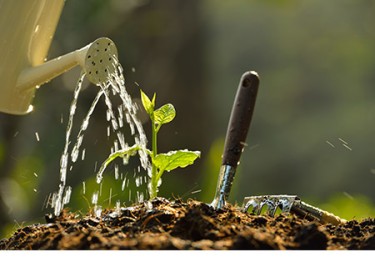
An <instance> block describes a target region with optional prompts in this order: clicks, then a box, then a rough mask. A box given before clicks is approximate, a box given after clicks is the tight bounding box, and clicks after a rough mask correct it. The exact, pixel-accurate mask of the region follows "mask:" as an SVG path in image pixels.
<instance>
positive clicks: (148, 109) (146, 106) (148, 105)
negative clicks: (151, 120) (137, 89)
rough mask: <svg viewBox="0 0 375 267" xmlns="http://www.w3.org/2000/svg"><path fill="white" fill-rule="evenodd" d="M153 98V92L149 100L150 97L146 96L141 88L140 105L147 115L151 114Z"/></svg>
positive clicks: (153, 104) (153, 105) (153, 106)
mask: <svg viewBox="0 0 375 267" xmlns="http://www.w3.org/2000/svg"><path fill="white" fill-rule="evenodd" d="M155 98H156V94H154V96H153V98H152V101H151V100H150V98H148V96H147V95H146V94H145V93H144V92H143V91H142V90H141V100H142V105H143V107H144V109H145V110H146V112H147V113H148V114H149V115H151V114H152V113H153V112H154V108H155Z"/></svg>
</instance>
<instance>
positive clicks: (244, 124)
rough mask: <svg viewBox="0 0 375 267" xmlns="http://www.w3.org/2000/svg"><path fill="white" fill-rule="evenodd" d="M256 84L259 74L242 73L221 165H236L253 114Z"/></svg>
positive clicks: (256, 91) (257, 84)
mask: <svg viewBox="0 0 375 267" xmlns="http://www.w3.org/2000/svg"><path fill="white" fill-rule="evenodd" d="M258 86H259V76H258V74H257V73H256V72H254V71H248V72H245V73H244V74H243V75H242V77H241V80H240V84H239V86H238V89H237V93H236V98H235V100H234V103H233V107H232V112H231V115H230V119H229V124H228V129H227V135H226V138H225V145H224V154H223V162H222V165H230V166H233V167H236V166H237V165H238V162H239V161H240V157H241V154H242V151H243V149H244V146H245V145H246V143H245V141H246V136H247V132H248V130H249V126H250V123H251V118H252V116H253V111H254V106H255V100H256V97H257V93H258Z"/></svg>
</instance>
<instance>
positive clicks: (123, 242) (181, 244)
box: [0, 198, 375, 250]
mask: <svg viewBox="0 0 375 267" xmlns="http://www.w3.org/2000/svg"><path fill="white" fill-rule="evenodd" d="M374 232H375V219H374V218H369V219H365V220H363V221H361V222H359V221H354V220H353V221H348V222H347V223H345V224H342V225H338V226H334V225H331V224H326V225H320V224H319V223H317V222H312V221H308V220H306V219H304V218H299V217H296V216H295V215H291V214H281V215H278V216H276V217H274V218H272V217H269V216H266V215H259V216H258V215H251V214H247V213H243V212H241V211H240V210H239V208H238V207H235V206H231V205H228V206H227V207H225V208H224V209H222V210H218V211H216V210H214V209H212V208H211V207H210V206H208V205H207V204H205V203H202V202H199V201H196V200H188V201H187V202H184V201H182V200H173V201H169V200H166V199H163V198H157V199H154V200H153V201H151V202H145V203H142V204H137V205H134V206H132V207H128V208H122V209H121V210H118V211H115V210H106V211H104V212H103V214H102V216H101V217H100V218H97V217H94V216H92V215H90V214H88V215H85V216H78V215H77V214H75V213H71V212H68V211H67V210H64V212H63V214H62V215H61V216H59V217H56V218H51V217H49V216H46V223H45V224H33V225H30V226H26V227H23V228H20V229H18V230H17V231H16V232H15V233H14V234H13V235H12V236H11V237H9V238H8V239H2V240H0V249H2V250H24V249H33V250H40V249H42V250H47V249H52V250H62V249H73V250H86V249H100V250H104V249H138V250H151V249H159V250H160V249H163V250H164V249H183V250H188V249H189V250H190V249H199V250H202V249H204V250H206V249H214V250H222V249H235V250H240V249H246V250H250V249H262V250H265V249H277V250H280V249H294V250H303V249H307V250H326V249H329V250H333V249H360V250H362V249H375V235H374Z"/></svg>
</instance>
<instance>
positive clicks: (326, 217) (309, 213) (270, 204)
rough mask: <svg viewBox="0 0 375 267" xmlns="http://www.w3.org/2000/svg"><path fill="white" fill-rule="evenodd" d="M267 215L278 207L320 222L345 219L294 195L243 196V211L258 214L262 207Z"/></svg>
mask: <svg viewBox="0 0 375 267" xmlns="http://www.w3.org/2000/svg"><path fill="white" fill-rule="evenodd" d="M264 207H265V210H266V212H267V214H268V215H270V216H274V215H275V213H276V211H277V210H278V209H280V211H281V212H284V213H294V214H296V215H299V216H301V217H304V218H306V219H310V220H317V221H319V222H320V223H322V224H325V223H331V224H334V225H338V224H341V223H345V222H346V220H344V219H341V218H340V217H338V216H336V215H334V214H332V213H330V212H328V211H325V210H321V209H319V208H317V207H314V206H311V205H309V204H307V203H305V202H303V201H301V199H300V198H299V197H298V196H295V195H264V196H250V197H245V198H244V201H243V211H244V212H247V211H249V209H250V210H251V212H252V213H255V214H257V215H259V214H260V213H261V212H262V210H263V209H264Z"/></svg>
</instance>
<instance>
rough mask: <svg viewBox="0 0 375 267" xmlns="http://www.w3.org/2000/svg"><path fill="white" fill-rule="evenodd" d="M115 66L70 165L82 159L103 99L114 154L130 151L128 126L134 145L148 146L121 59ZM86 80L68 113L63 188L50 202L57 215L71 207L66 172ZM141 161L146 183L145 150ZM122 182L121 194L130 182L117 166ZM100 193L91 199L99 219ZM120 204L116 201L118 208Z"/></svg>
mask: <svg viewBox="0 0 375 267" xmlns="http://www.w3.org/2000/svg"><path fill="white" fill-rule="evenodd" d="M112 59H113V60H112V62H113V63H112V64H113V67H114V68H113V69H114V71H113V72H112V73H108V79H107V81H106V82H104V83H101V84H99V85H98V86H99V87H100V90H99V91H98V93H97V95H96V97H95V99H94V100H93V102H92V104H91V106H90V108H89V110H88V112H87V115H86V117H85V118H84V120H83V122H82V124H81V126H80V130H79V132H78V135H77V138H76V142H75V143H74V146H73V148H72V151H71V153H70V158H71V162H72V163H75V162H76V161H77V159H78V158H79V154H80V152H81V146H82V142H83V138H84V134H85V131H86V130H87V128H88V126H89V121H90V117H91V116H92V114H93V112H94V110H95V107H96V105H97V103H98V102H99V100H100V99H101V98H104V102H105V104H106V107H107V112H106V118H107V121H108V122H109V123H110V126H108V130H107V131H108V136H109V135H110V132H111V130H112V132H113V133H115V137H116V139H115V141H114V143H113V146H112V148H111V153H113V152H116V151H118V150H123V149H127V148H129V147H130V146H129V143H128V142H126V141H125V137H124V133H123V132H122V131H121V129H122V128H123V127H124V126H125V125H128V126H129V128H130V132H131V135H132V136H133V137H134V145H137V146H139V147H144V148H146V144H147V138H146V135H145V133H144V130H143V127H142V124H141V122H140V120H139V119H138V118H137V116H136V113H137V110H138V106H137V105H136V104H134V103H133V101H132V99H131V97H130V95H129V94H128V92H127V91H126V88H125V79H124V76H123V74H122V72H123V69H122V67H121V64H120V63H119V61H118V59H117V58H116V57H113V58H112ZM84 77H85V73H82V74H81V76H80V78H79V80H78V82H77V85H76V88H75V90H74V95H73V101H72V103H71V106H70V112H69V119H68V124H67V129H66V136H65V147H64V151H63V153H62V156H61V160H60V185H59V190H58V192H55V193H53V194H52V200H51V207H52V208H53V209H54V214H55V216H58V215H60V213H61V211H62V210H63V208H64V205H65V204H68V202H69V199H70V195H71V193H72V188H71V187H70V186H66V181H67V169H68V165H69V163H70V161H69V145H70V144H71V141H70V138H71V131H72V127H73V118H74V115H75V111H76V108H77V102H78V96H79V93H80V91H81V88H82V82H83V79H84ZM111 94H112V95H113V96H115V97H116V96H117V97H119V99H120V102H121V104H120V105H119V106H117V107H116V108H115V107H114V106H113V104H112V101H111V99H110V95H111ZM81 153H82V155H81V158H82V160H83V159H84V157H85V153H86V150H85V149H83V150H82V152H81ZM138 154H139V161H140V165H141V167H142V169H143V170H145V171H146V176H144V177H143V178H144V180H145V181H147V180H149V178H150V177H151V164H150V162H149V159H148V156H147V154H146V152H145V151H144V150H139V151H138ZM127 163H128V159H126V158H124V160H123V165H126V164H127ZM70 168H72V166H71V167H70ZM139 173H140V168H138V169H137V171H135V173H134V178H135V182H136V186H137V187H138V186H139V185H140V183H142V176H140V175H139ZM119 177H121V179H123V181H122V186H121V187H122V188H121V189H122V191H123V190H124V187H125V183H126V184H127V185H128V183H129V179H126V175H125V178H124V177H123V175H122V174H121V175H120V173H119V169H118V166H117V165H116V166H115V178H116V180H117V179H119ZM102 180H103V173H102V172H99V173H98V174H97V177H96V182H97V183H98V184H100V185H101V182H102ZM100 195H101V194H100V193H99V192H95V193H94V194H93V196H92V204H94V213H95V215H96V216H97V217H99V216H100V213H101V210H102V207H101V206H99V205H98V198H99V196H100ZM136 195H137V200H138V202H141V201H143V199H144V194H143V193H139V192H137V193H136ZM130 197H131V190H130V189H129V199H130ZM117 203H119V202H116V206H117V205H119V204H117Z"/></svg>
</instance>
